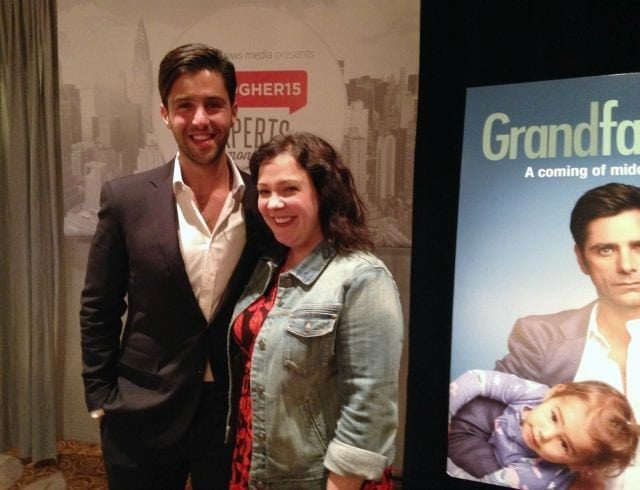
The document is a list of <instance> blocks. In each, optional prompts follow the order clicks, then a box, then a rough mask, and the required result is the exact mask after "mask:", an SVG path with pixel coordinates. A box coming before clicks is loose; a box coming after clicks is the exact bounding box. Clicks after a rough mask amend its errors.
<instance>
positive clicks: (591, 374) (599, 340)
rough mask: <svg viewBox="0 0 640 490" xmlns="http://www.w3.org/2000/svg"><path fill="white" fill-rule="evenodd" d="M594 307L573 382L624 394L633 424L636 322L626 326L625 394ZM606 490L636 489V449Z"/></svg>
mask: <svg viewBox="0 0 640 490" xmlns="http://www.w3.org/2000/svg"><path fill="white" fill-rule="evenodd" d="M597 315H598V304H597V303H596V305H595V306H594V308H593V310H592V311H591V316H590V318H589V330H588V332H587V341H586V344H585V349H584V352H583V354H582V359H581V360H580V365H579V367H578V371H577V372H576V376H575V378H574V381H585V380H597V381H602V382H605V383H608V384H610V385H611V386H613V387H614V388H616V389H618V390H619V391H620V392H622V393H624V394H625V395H626V397H627V399H628V400H629V403H630V405H631V407H632V409H633V413H634V415H635V417H636V420H637V419H638V418H639V417H640V319H636V320H631V321H628V322H627V331H628V332H629V335H630V336H631V341H630V343H629V347H628V350H627V366H626V374H627V380H626V390H625V383H624V380H623V379H622V373H621V372H620V367H619V366H618V364H617V363H616V362H615V361H614V360H612V359H611V358H609V353H610V351H611V346H610V345H609V343H608V342H607V339H606V338H605V337H604V336H603V335H602V333H601V332H600V328H599V327H598V322H597ZM606 488H607V490H637V489H640V449H639V450H637V451H636V456H635V458H634V461H633V462H632V464H631V465H630V466H628V467H627V468H626V469H625V470H624V472H623V473H622V474H621V475H620V476H618V477H616V478H611V479H609V480H607V485H606Z"/></svg>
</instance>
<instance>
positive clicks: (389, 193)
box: [60, 19, 418, 248]
mask: <svg viewBox="0 0 640 490" xmlns="http://www.w3.org/2000/svg"><path fill="white" fill-rule="evenodd" d="M130 50H131V51H132V52H133V63H132V65H131V66H130V68H129V70H128V71H127V72H125V71H124V70H122V71H120V72H119V73H117V74H116V75H115V76H114V77H113V78H114V80H115V81H111V80H104V79H100V78H97V79H96V80H95V82H94V86H93V88H92V89H91V88H87V87H86V85H85V86H84V87H82V88H81V87H79V86H78V85H76V84H75V83H73V81H66V80H62V81H61V86H60V109H61V134H62V165H63V185H64V194H63V195H64V210H65V219H64V231H65V235H67V236H91V235H93V232H94V230H95V226H96V223H97V212H98V209H99V196H100V189H101V187H102V184H103V183H104V182H106V181H107V180H110V179H113V178H116V177H120V176H123V175H128V174H132V173H139V172H143V171H145V170H149V169H151V168H154V167H157V166H159V165H162V164H164V163H166V162H167V161H168V160H169V159H170V158H171V157H172V156H173V155H172V154H166V150H165V151H163V148H162V145H161V144H160V143H159V139H160V138H161V137H162V136H161V135H159V134H157V133H156V131H157V130H164V128H162V127H161V125H158V124H157V121H155V122H154V118H158V119H159V115H158V114H156V113H155V112H157V111H155V110H154V108H155V106H154V100H155V99H154V96H155V91H156V90H157V89H156V87H155V83H154V81H155V80H154V77H155V74H154V72H153V66H154V65H153V61H155V62H156V63H157V62H158V60H152V59H151V54H150V52H151V50H150V47H149V39H148V36H147V30H146V28H145V23H144V21H143V20H142V19H140V20H139V21H138V23H137V26H136V33H135V38H134V43H133V45H132V46H131V47H130ZM337 63H338V64H339V68H340V70H341V72H342V73H343V74H344V68H345V65H346V64H347V63H348V61H346V60H338V61H337ZM416 72H417V69H416ZM344 88H345V91H346V107H345V114H344V134H343V135H342V142H341V145H340V146H339V147H338V148H337V149H338V150H339V151H340V152H341V154H342V157H343V159H344V161H345V164H346V165H347V166H348V167H349V168H350V170H351V172H352V173H353V175H354V179H355V182H356V187H357V189H358V191H359V193H360V194H361V197H362V198H363V200H364V201H365V203H366V205H367V208H368V216H369V225H370V227H371V229H372V231H373V233H374V243H375V245H376V247H382V248H410V247H411V231H412V223H411V214H412V195H413V170H414V149H415V139H416V122H417V121H416V120H417V100H418V76H417V73H411V72H408V70H407V68H406V67H401V68H400V69H399V71H397V72H395V73H389V74H388V75H387V76H386V77H384V78H381V77H374V76H370V75H360V76H358V77H354V78H350V79H348V80H345V81H344ZM241 109H242V108H241ZM282 127H283V125H282V124H281V125H280V131H281V132H282ZM284 128H285V129H287V128H288V129H291V130H304V129H305V128H289V125H285V126H284ZM276 129H277V128H276ZM276 132H277V131H276ZM271 133H273V128H272V129H271ZM270 136H273V134H267V135H266V136H265V137H270ZM256 139H257V138H256ZM257 143H259V141H258V142H257ZM253 149H255V148H253ZM227 150H228V152H229V153H230V154H231V155H232V156H233V155H234V154H239V155H245V156H248V152H241V151H240V152H236V151H234V150H235V149H234V146H233V145H232V141H231V138H230V142H229V143H228V148H227ZM247 160H248V158H247ZM236 161H237V163H238V164H239V165H240V166H241V168H244V166H243V165H242V164H243V162H242V161H241V160H238V159H237V158H236Z"/></svg>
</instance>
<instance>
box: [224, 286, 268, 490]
mask: <svg viewBox="0 0 640 490" xmlns="http://www.w3.org/2000/svg"><path fill="white" fill-rule="evenodd" d="M277 291H278V281H277V280H276V281H274V284H273V286H271V289H270V290H269V291H268V292H267V293H266V294H265V295H264V296H260V297H259V298H258V299H257V300H256V301H254V302H253V304H252V305H251V306H249V307H248V308H247V309H246V310H244V311H243V312H242V313H241V314H240V315H239V316H238V318H236V321H235V322H234V323H233V339H234V340H235V341H236V343H237V344H238V345H239V346H240V351H241V352H242V356H243V359H244V372H243V374H242V388H241V391H240V405H239V408H238V426H237V430H236V443H235V447H234V449H233V462H232V466H231V482H230V483H229V489H230V490H245V489H247V488H249V468H250V467H251V444H252V441H253V431H252V428H251V354H252V353H253V345H254V344H255V341H256V337H257V336H258V332H259V331H260V328H261V327H262V324H263V323H264V319H265V318H266V317H267V314H268V313H269V311H271V308H272V307H273V303H274V301H275V299H276V292H277Z"/></svg>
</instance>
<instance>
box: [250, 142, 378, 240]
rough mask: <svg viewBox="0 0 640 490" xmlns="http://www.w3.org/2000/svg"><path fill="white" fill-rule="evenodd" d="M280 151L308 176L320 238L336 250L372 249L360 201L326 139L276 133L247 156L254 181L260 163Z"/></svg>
mask: <svg viewBox="0 0 640 490" xmlns="http://www.w3.org/2000/svg"><path fill="white" fill-rule="evenodd" d="M282 153H287V154H289V155H291V156H292V157H293V158H294V159H295V161H296V162H298V164H300V166H301V167H302V168H303V169H304V170H305V171H306V172H307V173H308V174H309V177H311V181H312V182H313V186H314V187H315V190H316V192H317V195H318V204H319V215H320V216H319V218H320V227H321V229H322V234H323V235H324V238H325V239H326V240H327V241H328V242H329V243H331V244H332V245H333V246H334V247H335V248H336V250H337V251H338V252H339V253H347V252H354V251H358V250H372V249H373V242H372V240H371V234H370V231H369V229H368V227H367V224H366V219H365V206H364V203H363V202H362V200H361V199H360V196H359V195H358V193H357V192H356V187H355V183H354V181H353V176H352V175H351V172H350V171H349V169H348V168H347V167H346V166H345V165H344V163H343V162H342V159H341V158H340V155H339V154H338V152H337V151H336V150H335V149H334V148H333V147H332V146H331V145H330V144H329V143H328V142H327V141H325V140H323V139H322V138H320V137H318V136H315V135H313V134H311V133H305V132H300V133H290V134H285V135H280V136H276V137H275V138H273V139H272V140H271V141H268V142H267V143H264V144H263V145H262V146H260V148H258V149H257V150H256V151H255V152H254V153H253V155H251V159H250V160H249V169H250V170H251V177H252V178H253V181H254V182H255V183H257V182H258V175H259V173H260V166H261V165H263V164H266V163H268V162H270V161H271V160H273V159H274V158H275V157H277V156H278V155H281V154H282Z"/></svg>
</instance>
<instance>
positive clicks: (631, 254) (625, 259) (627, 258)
mask: <svg viewBox="0 0 640 490" xmlns="http://www.w3.org/2000/svg"><path fill="white" fill-rule="evenodd" d="M638 255H639V254H638V252H637V251H634V250H622V251H621V252H620V256H619V258H618V267H619V269H620V272H624V273H625V274H630V273H631V272H636V271H637V270H638V262H639V261H640V257H639V256H638Z"/></svg>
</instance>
